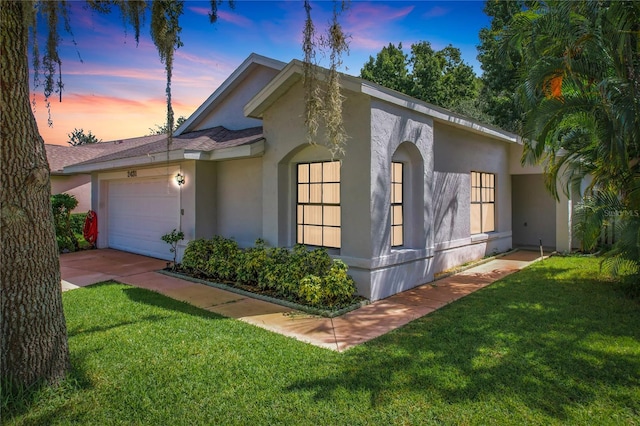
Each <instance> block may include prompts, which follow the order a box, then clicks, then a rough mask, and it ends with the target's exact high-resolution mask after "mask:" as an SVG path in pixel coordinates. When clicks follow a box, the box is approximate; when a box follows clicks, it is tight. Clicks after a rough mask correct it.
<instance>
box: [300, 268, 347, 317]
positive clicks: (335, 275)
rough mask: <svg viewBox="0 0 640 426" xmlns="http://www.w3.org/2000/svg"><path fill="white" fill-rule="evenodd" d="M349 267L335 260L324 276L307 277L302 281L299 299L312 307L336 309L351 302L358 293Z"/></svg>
mask: <svg viewBox="0 0 640 426" xmlns="http://www.w3.org/2000/svg"><path fill="white" fill-rule="evenodd" d="M348 269H349V267H348V266H347V265H346V264H345V263H344V262H343V261H342V260H339V259H337V260H334V261H333V264H332V265H331V268H330V269H329V271H328V272H327V273H326V274H324V276H323V277H322V278H321V277H318V276H316V275H307V276H306V277H304V278H303V279H302V280H300V287H299V289H298V297H299V298H300V300H303V301H305V302H306V303H308V304H309V305H311V306H317V307H319V306H322V307H335V306H340V305H346V304H348V303H349V302H351V299H353V295H354V294H355V292H356V286H355V283H354V282H353V278H351V276H349V275H347V270H348Z"/></svg>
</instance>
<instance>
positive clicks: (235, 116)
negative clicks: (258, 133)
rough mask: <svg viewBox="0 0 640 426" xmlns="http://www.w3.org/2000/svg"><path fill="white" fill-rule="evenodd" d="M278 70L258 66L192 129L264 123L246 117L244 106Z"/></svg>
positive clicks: (231, 128) (239, 127) (250, 125)
mask: <svg viewBox="0 0 640 426" xmlns="http://www.w3.org/2000/svg"><path fill="white" fill-rule="evenodd" d="M277 72H278V71H276V70H274V69H272V68H266V67H257V68H256V69H254V70H253V71H251V72H250V73H249V74H248V75H247V77H246V78H245V79H244V80H242V82H240V84H239V85H238V86H237V87H235V88H234V89H233V90H232V91H231V92H230V93H229V94H228V95H226V96H225V97H224V99H222V100H221V101H220V102H219V103H218V104H217V105H216V106H215V108H213V109H212V110H211V111H210V112H209V113H208V114H206V115H205V116H204V117H202V118H201V119H200V120H199V121H198V122H197V123H195V126H194V127H193V128H192V130H202V129H208V128H211V127H216V126H224V127H226V128H227V129H230V130H240V129H246V128H249V127H256V126H260V125H262V122H261V121H260V120H257V119H255V118H249V117H245V115H244V111H243V108H244V106H245V105H246V104H247V102H249V100H250V99H251V98H253V96H255V94H256V93H258V91H260V90H261V89H262V88H263V87H264V86H265V85H266V84H267V83H268V82H269V81H270V80H271V79H272V78H273V77H274V76H275V75H276V74H277Z"/></svg>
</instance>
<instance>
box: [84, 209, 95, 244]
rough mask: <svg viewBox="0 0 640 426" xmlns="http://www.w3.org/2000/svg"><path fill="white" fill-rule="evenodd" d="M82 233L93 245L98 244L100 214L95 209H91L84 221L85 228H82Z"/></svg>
mask: <svg viewBox="0 0 640 426" xmlns="http://www.w3.org/2000/svg"><path fill="white" fill-rule="evenodd" d="M82 235H83V236H84V239H85V240H87V242H88V243H89V244H91V245H92V246H95V245H96V241H97V240H98V215H97V214H96V212H94V211H93V210H89V212H88V213H87V218H86V219H85V221H84V228H82Z"/></svg>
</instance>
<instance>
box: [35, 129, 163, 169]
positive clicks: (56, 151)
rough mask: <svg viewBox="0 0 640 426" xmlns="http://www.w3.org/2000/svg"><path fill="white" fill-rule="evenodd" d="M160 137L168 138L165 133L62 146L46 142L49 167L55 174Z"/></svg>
mask: <svg viewBox="0 0 640 426" xmlns="http://www.w3.org/2000/svg"><path fill="white" fill-rule="evenodd" d="M159 139H166V136H165V135H152V136H142V137H139V138H132V139H125V140H116V141H109V142H98V143H93V144H87V145H79V146H62V145H50V144H45V149H46V151H47V160H48V161H49V169H50V170H51V173H53V174H59V173H62V169H63V168H64V167H65V166H70V165H72V164H79V163H84V162H87V161H90V160H92V159H95V158H97V157H101V156H103V155H109V154H113V153H115V152H118V151H122V150H127V149H131V148H132V147H135V146H140V145H145V144H149V143H152V142H155V141H157V140H159Z"/></svg>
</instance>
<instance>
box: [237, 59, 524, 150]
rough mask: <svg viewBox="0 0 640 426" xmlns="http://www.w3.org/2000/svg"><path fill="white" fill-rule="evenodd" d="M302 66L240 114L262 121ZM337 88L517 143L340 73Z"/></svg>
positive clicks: (291, 67) (286, 72) (296, 64)
mask: <svg viewBox="0 0 640 426" xmlns="http://www.w3.org/2000/svg"><path fill="white" fill-rule="evenodd" d="M321 71H322V72H320V73H318V78H319V79H320V80H322V79H324V78H326V75H327V73H326V70H323V69H321ZM302 74H303V65H302V62H300V61H299V60H293V61H291V62H289V64H287V66H286V67H284V68H283V69H282V71H280V73H279V74H278V75H277V76H276V77H275V78H274V79H273V80H271V81H270V82H269V84H267V85H266V86H265V87H264V88H263V89H262V90H261V91H260V92H258V94H256V96H254V97H253V98H252V99H251V100H250V101H249V102H248V103H247V104H246V105H245V107H244V114H245V115H246V116H247V117H251V118H258V119H261V118H263V115H264V112H265V111H266V110H267V109H268V108H269V107H270V106H271V105H273V103H275V102H276V101H277V99H278V98H280V97H281V96H282V95H283V94H284V93H285V92H286V91H287V90H289V89H290V88H291V86H293V85H294V84H295V83H297V82H298V81H299V80H301V79H302ZM340 85H341V86H342V88H344V89H345V90H349V91H352V92H356V93H362V94H365V95H368V96H370V97H372V98H376V99H379V100H382V101H384V102H389V103H391V104H394V105H398V106H400V107H403V108H406V109H409V110H412V111H416V112H418V113H421V114H424V115H427V116H429V117H432V118H433V119H434V120H436V121H439V122H442V123H446V124H449V125H452V126H455V127H459V128H464V129H467V130H470V131H472V132H474V133H479V134H483V135H485V136H488V137H491V138H494V139H498V140H501V141H506V142H511V143H521V139H520V137H519V136H518V135H516V134H513V133H510V132H507V131H506V130H502V129H499V128H497V127H493V126H489V125H486V124H482V123H479V122H476V121H473V120H471V119H469V118H467V117H464V116H462V115H459V114H456V113H454V112H451V111H448V110H446V109H443V108H439V107H437V106H435V105H431V104H428V103H426V102H423V101H420V100H418V99H415V98H412V97H411V96H408V95H405V94H403V93H400V92H396V91H394V90H391V89H387V88H385V87H382V86H379V85H376V84H374V83H370V82H368V81H366V80H362V79H360V78H357V77H353V76H350V75H346V74H342V75H341V76H340Z"/></svg>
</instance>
